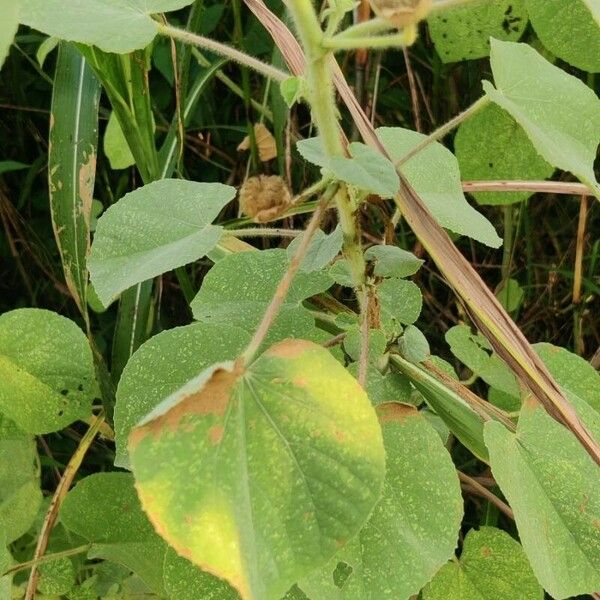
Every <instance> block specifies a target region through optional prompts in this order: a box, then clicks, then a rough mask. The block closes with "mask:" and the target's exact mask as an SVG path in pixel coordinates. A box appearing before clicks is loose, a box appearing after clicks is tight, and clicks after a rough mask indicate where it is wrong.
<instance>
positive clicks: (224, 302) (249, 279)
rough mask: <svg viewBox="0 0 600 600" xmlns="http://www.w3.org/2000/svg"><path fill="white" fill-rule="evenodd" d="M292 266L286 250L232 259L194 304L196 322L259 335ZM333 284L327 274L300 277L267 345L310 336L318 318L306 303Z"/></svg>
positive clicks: (226, 260) (218, 268) (214, 272)
mask: <svg viewBox="0 0 600 600" xmlns="http://www.w3.org/2000/svg"><path fill="white" fill-rule="evenodd" d="M288 266H289V263H288V260H287V255H286V251H285V250H281V249H273V250H263V251H260V252H238V253H235V254H230V255H229V256H227V257H225V258H224V259H222V260H220V261H219V262H218V263H216V264H215V265H214V266H213V268H212V269H211V270H210V271H209V272H208V274H207V275H206V277H205V278H204V281H203V282H202V287H201V288H200V291H199V292H198V294H197V295H196V297H195V298H194V299H193V300H192V302H191V304H190V306H191V308H192V312H193V314H194V318H195V319H197V320H198V321H201V322H204V323H223V324H227V325H231V326H234V327H239V328H240V329H244V330H245V331H248V332H249V333H254V330H255V329H256V327H257V326H258V324H259V323H260V321H261V319H262V316H263V314H264V312H265V310H266V308H267V306H268V305H269V303H270V302H271V299H272V298H273V295H274V293H275V290H276V288H277V285H278V284H279V281H280V280H281V277H282V276H283V274H284V273H285V271H286V270H287V268H288ZM331 284H332V280H331V279H330V277H329V275H327V274H326V273H324V272H320V271H319V272H317V271H315V272H312V273H307V272H304V271H300V272H299V273H297V274H296V276H295V277H294V281H293V283H292V286H291V288H290V291H289V293H288V295H287V296H286V298H285V301H284V304H283V307H282V310H281V311H280V313H279V315H278V317H277V319H276V320H275V323H274V325H273V327H271V329H270V330H269V334H268V337H267V340H268V341H269V342H271V343H272V342H273V341H275V340H281V339H283V338H285V337H307V336H309V335H310V332H311V331H312V330H313V328H314V318H313V317H312V315H310V313H309V312H308V311H307V310H306V309H305V308H304V307H302V306H301V302H302V301H303V300H305V299H306V298H310V297H311V296H314V295H316V294H319V293H321V292H324V291H325V290H327V289H328V288H329V287H330V286H331Z"/></svg>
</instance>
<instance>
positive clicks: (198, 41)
mask: <svg viewBox="0 0 600 600" xmlns="http://www.w3.org/2000/svg"><path fill="white" fill-rule="evenodd" d="M156 25H157V29H158V32H159V33H160V34H161V35H165V36H168V37H171V38H173V39H176V40H179V41H181V42H185V43H187V44H192V45H194V46H199V47H200V48H206V50H210V51H211V52H214V53H215V54H218V55H219V56H224V57H226V58H229V59H231V60H233V61H235V62H237V63H238V64H240V65H243V66H245V67H249V68H251V69H253V70H254V71H256V72H257V73H260V74H261V75H264V76H265V77H270V78H271V79H275V80H276V81H283V80H284V79H287V78H288V77H289V76H290V74H289V73H286V72H285V71H281V70H280V69H277V68H276V67H273V66H272V65H268V64H267V63H264V62H262V61H261V60H258V58H254V57H253V56H250V55H249V54H246V53H244V52H240V51H239V50H236V49H235V48H232V47H231V46H228V45H227V44H221V43H220V42H216V41H215V40H211V39H210V38H207V37H204V36H202V35H197V34H195V33H192V32H191V31H185V30H184V29H178V28H177V27H173V26H172V25H164V24H162V23H157V24H156Z"/></svg>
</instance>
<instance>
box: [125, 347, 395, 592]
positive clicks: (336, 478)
mask: <svg viewBox="0 0 600 600" xmlns="http://www.w3.org/2000/svg"><path fill="white" fill-rule="evenodd" d="M332 379H334V380H335V382H336V385H335V386H332V385H331V380H332ZM129 451H130V457H131V464H132V466H133V472H134V475H135V478H136V486H137V489H138V493H139V496H140V499H141V501H142V505H143V507H144V509H145V510H146V511H147V513H148V515H149V516H150V518H151V520H152V521H153V523H154V524H155V526H156V527H157V529H158V531H160V533H161V535H163V536H164V537H165V539H167V541H168V542H169V543H170V544H171V545H172V546H173V547H174V548H175V549H176V550H177V551H178V552H179V553H180V554H182V555H183V556H185V557H186V558H188V559H189V560H191V561H192V562H193V563H194V564H197V565H198V566H200V567H201V568H203V569H205V570H208V571H210V572H211V573H214V574H216V575H218V576H220V577H222V578H224V579H226V580H227V581H228V582H229V583H230V584H231V585H232V586H233V587H235V588H236V589H237V590H238V591H239V592H240V594H241V595H242V597H243V598H261V599H263V598H265V599H270V598H273V599H275V598H279V597H280V596H281V595H282V594H284V593H285V592H286V591H287V589H289V587H290V586H291V585H292V584H293V583H294V582H295V581H297V580H298V579H299V578H301V577H303V576H304V575H306V574H307V573H308V572H310V571H311V570H312V569H315V568H316V567H318V566H319V565H321V564H323V563H324V562H325V561H326V560H328V559H329V558H330V557H331V556H333V554H334V553H335V552H336V551H337V550H338V549H339V548H340V547H341V546H344V545H345V544H346V543H347V541H348V540H349V539H351V538H352V537H353V536H354V535H355V534H356V533H357V532H358V530H359V529H360V528H361V527H362V525H363V524H364V523H365V521H366V520H367V518H368V516H369V514H370V512H371V510H372V508H373V506H374V505H375V503H376V502H377V500H378V499H379V497H380V492H381V487H382V484H383V477H384V472H385V465H384V460H385V459H384V449H383V442H382V439H381V430H380V428H379V424H378V422H377V418H376V415H375V412H374V410H373V408H372V407H371V405H370V403H369V400H368V398H367V396H366V394H365V392H364V391H363V390H362V388H361V387H360V386H359V385H358V383H357V382H356V380H355V379H354V378H353V377H352V376H351V375H350V374H349V373H348V372H347V371H346V370H345V369H344V367H343V366H342V365H341V364H340V363H338V362H337V361H336V360H335V359H334V358H333V357H332V356H331V354H329V352H328V351H327V350H325V349H324V348H322V347H320V346H317V345H316V344H313V343H311V342H306V341H300V340H296V341H294V340H287V341H284V342H281V343H279V344H277V345H275V346H273V347H271V348H270V349H269V350H268V351H267V352H266V353H265V354H263V355H262V356H261V357H260V358H259V359H258V360H256V362H254V363H253V364H251V365H250V366H249V367H247V368H246V369H244V370H242V369H240V368H239V367H235V366H234V364H232V363H222V364H221V365H215V366H213V367H212V368H211V369H208V370H206V371H204V372H203V373H201V374H200V375H199V376H198V377H197V378H195V379H192V380H191V381H190V382H189V383H188V384H186V385H185V386H184V387H183V388H181V389H180V390H179V391H178V392H176V393H175V394H173V395H172V396H171V397H169V398H167V399H166V400H165V401H164V403H163V404H162V405H160V406H158V407H157V409H155V410H154V411H153V412H152V413H150V415H148V417H146V418H145V419H144V420H143V421H142V422H141V423H140V424H139V425H138V427H137V428H136V429H134V430H133V432H132V434H131V436H130V442H129Z"/></svg>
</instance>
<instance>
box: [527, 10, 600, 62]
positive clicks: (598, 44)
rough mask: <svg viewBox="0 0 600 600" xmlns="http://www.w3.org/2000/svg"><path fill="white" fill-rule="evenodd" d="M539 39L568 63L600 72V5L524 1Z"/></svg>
mask: <svg viewBox="0 0 600 600" xmlns="http://www.w3.org/2000/svg"><path fill="white" fill-rule="evenodd" d="M527 11H528V12H529V18H530V19H531V24H532V25H533V28H534V29H535V32H536V33H537V35H538V37H539V38H540V40H541V41H542V43H543V44H544V46H546V48H548V50H550V52H552V53H553V54H555V55H556V56H558V57H559V58H562V60H564V61H566V62H568V63H569V64H571V65H573V66H574V67H577V68H578V69H583V70H584V71H590V72H592V73H597V72H599V71H600V3H599V2H598V0H527Z"/></svg>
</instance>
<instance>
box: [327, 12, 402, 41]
mask: <svg viewBox="0 0 600 600" xmlns="http://www.w3.org/2000/svg"><path fill="white" fill-rule="evenodd" d="M391 29H395V27H394V25H393V23H391V22H390V21H388V20H387V19H382V18H381V17H375V18H374V19H370V20H368V21H363V22H362V23H357V24H356V25H351V26H350V27H348V28H346V29H344V31H341V32H340V33H338V34H337V35H336V36H335V37H336V38H338V39H340V40H342V39H345V40H347V39H350V38H356V37H365V36H369V35H375V34H377V33H382V32H384V31H390V30H391Z"/></svg>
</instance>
